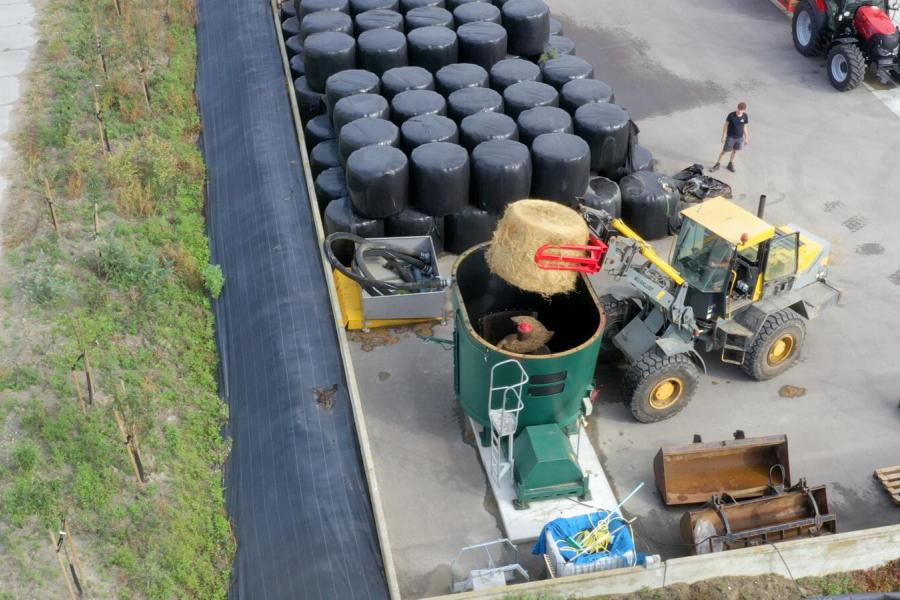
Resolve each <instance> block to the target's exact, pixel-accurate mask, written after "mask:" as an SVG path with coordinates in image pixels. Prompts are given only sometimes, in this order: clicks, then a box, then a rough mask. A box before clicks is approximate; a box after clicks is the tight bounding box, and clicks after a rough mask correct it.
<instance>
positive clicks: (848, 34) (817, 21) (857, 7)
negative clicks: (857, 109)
mask: <svg viewBox="0 0 900 600" xmlns="http://www.w3.org/2000/svg"><path fill="white" fill-rule="evenodd" d="M896 8H897V6H896V5H894V6H889V5H888V0H800V2H798V3H797V6H796V7H795V9H794V20H793V35H794V47H795V48H797V51H798V52H800V54H803V55H805V56H815V55H818V54H822V53H825V52H827V53H828V59H827V60H828V79H829V80H830V81H831V85H832V86H834V88H835V89H837V90H839V91H842V92H846V91H848V90H852V89H853V88H855V87H856V86H858V85H859V84H860V83H862V80H863V78H864V77H865V74H866V67H867V66H868V65H872V66H873V68H874V70H875V75H876V76H877V77H878V79H879V80H880V81H881V82H882V83H884V84H888V83H890V81H891V78H892V77H894V78H897V77H898V76H900V62H898V60H900V59H898V50H900V33H898V31H897V26H896V25H895V24H894V22H893V21H892V20H891V17H890V11H891V10H892V9H893V10H896Z"/></svg>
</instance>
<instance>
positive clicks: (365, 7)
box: [350, 0, 400, 17]
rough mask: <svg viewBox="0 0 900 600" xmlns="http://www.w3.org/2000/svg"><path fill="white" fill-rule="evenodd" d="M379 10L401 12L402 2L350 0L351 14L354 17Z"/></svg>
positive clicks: (392, 0)
mask: <svg viewBox="0 0 900 600" xmlns="http://www.w3.org/2000/svg"><path fill="white" fill-rule="evenodd" d="M379 8H383V9H386V10H393V11H395V12H400V0H350V14H351V15H353V16H354V17H355V16H356V15H358V14H361V13H364V12H366V11H369V10H376V9H379Z"/></svg>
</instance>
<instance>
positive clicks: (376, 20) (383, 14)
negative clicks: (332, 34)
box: [354, 8, 405, 35]
mask: <svg viewBox="0 0 900 600" xmlns="http://www.w3.org/2000/svg"><path fill="white" fill-rule="evenodd" d="M354 21H355V22H356V34H357V35H359V34H361V33H364V32H366V31H372V30H373V29H393V30H394V31H399V32H400V33H403V32H404V31H405V28H404V26H403V15H401V14H400V13H399V12H397V11H395V10H388V9H386V8H376V9H374V10H367V11H366V12H364V13H360V14H358V15H356V18H355V19H354Z"/></svg>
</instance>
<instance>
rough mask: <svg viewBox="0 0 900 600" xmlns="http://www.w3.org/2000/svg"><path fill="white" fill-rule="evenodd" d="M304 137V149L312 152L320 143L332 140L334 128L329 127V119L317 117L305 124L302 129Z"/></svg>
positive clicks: (326, 116) (325, 116) (327, 117)
mask: <svg viewBox="0 0 900 600" xmlns="http://www.w3.org/2000/svg"><path fill="white" fill-rule="evenodd" d="M303 130H304V132H305V133H306V135H305V136H304V137H305V138H306V148H307V149H308V150H312V149H313V148H315V147H316V146H317V145H318V144H319V143H321V142H327V141H328V140H333V139H334V127H333V126H332V125H331V117H329V116H328V115H319V116H318V117H314V118H312V119H310V120H309V121H307V122H306V126H305V127H304V128H303Z"/></svg>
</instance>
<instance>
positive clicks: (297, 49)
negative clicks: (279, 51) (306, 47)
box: [284, 35, 303, 58]
mask: <svg viewBox="0 0 900 600" xmlns="http://www.w3.org/2000/svg"><path fill="white" fill-rule="evenodd" d="M284 47H285V49H286V50H287V54H288V57H289V58H293V57H295V56H297V55H298V54H299V55H301V56H302V55H303V40H301V39H300V36H299V35H292V36H291V37H289V38H288V39H286V40H285V41H284Z"/></svg>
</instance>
